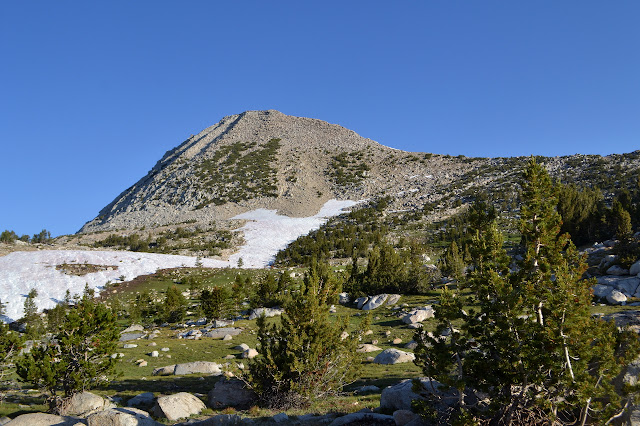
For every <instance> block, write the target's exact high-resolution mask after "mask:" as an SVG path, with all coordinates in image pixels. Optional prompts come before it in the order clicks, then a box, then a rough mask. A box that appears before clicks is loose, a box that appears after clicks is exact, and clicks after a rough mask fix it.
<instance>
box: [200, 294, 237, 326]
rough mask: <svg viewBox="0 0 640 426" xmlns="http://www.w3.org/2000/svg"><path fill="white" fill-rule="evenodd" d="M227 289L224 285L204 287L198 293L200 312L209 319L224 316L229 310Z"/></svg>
mask: <svg viewBox="0 0 640 426" xmlns="http://www.w3.org/2000/svg"><path fill="white" fill-rule="evenodd" d="M229 296H230V295H229V291H228V290H227V289H226V288H224V287H218V286H216V287H213V288H212V289H204V290H202V293H200V303H201V306H202V312H203V313H204V315H205V317H207V319H209V320H212V319H214V320H217V319H221V318H224V317H225V316H226V315H227V314H228V313H229V311H230V309H229V308H230V306H229V301H230V298H229Z"/></svg>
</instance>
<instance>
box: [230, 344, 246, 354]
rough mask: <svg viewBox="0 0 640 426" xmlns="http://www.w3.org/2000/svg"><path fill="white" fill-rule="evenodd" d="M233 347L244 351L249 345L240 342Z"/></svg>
mask: <svg viewBox="0 0 640 426" xmlns="http://www.w3.org/2000/svg"><path fill="white" fill-rule="evenodd" d="M233 349H235V350H236V351H240V352H244V351H246V350H248V349H249V345H247V344H246V343H241V344H239V345H238V346H236V347H235V348H233Z"/></svg>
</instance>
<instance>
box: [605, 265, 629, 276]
mask: <svg viewBox="0 0 640 426" xmlns="http://www.w3.org/2000/svg"><path fill="white" fill-rule="evenodd" d="M607 275H617V276H620V275H629V270H628V269H624V268H623V267H621V266H619V265H613V266H612V267H610V268H608V269H607Z"/></svg>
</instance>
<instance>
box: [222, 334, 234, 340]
mask: <svg viewBox="0 0 640 426" xmlns="http://www.w3.org/2000/svg"><path fill="white" fill-rule="evenodd" d="M222 340H224V341H229V340H233V336H232V335H230V334H225V335H224V337H223V338H222Z"/></svg>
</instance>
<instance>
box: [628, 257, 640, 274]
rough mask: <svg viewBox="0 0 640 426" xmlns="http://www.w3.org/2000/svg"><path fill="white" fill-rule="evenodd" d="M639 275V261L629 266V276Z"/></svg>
mask: <svg viewBox="0 0 640 426" xmlns="http://www.w3.org/2000/svg"><path fill="white" fill-rule="evenodd" d="M638 274H640V260H638V261H637V262H636V263H634V264H633V265H631V267H630V268H629V275H638Z"/></svg>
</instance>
